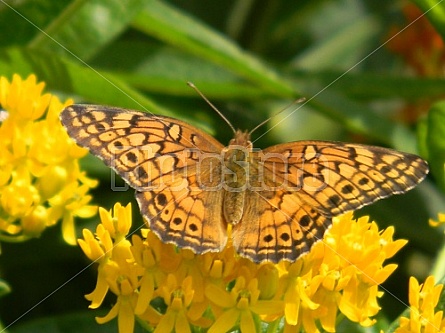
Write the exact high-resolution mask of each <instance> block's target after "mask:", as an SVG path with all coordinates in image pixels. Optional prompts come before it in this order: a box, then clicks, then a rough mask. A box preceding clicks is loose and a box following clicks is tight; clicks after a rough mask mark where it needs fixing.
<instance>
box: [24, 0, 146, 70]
mask: <svg viewBox="0 0 445 333" xmlns="http://www.w3.org/2000/svg"><path fill="white" fill-rule="evenodd" d="M143 3H144V1H142V0H108V1H101V0H90V1H86V0H75V1H73V2H71V4H70V5H69V6H67V7H66V8H65V10H64V11H63V12H62V13H60V15H59V16H58V17H56V18H55V19H54V20H52V21H51V23H50V24H49V25H48V26H47V27H45V28H44V29H43V30H40V33H39V34H37V35H36V36H35V38H34V39H33V40H32V41H31V43H30V44H29V46H30V47H32V48H38V49H45V50H50V51H52V52H55V53H62V54H67V55H71V56H74V57H75V58H76V59H80V60H81V61H85V60H86V59H88V58H89V57H91V56H92V55H94V54H95V53H96V52H98V50H100V48H102V47H103V46H104V45H105V44H107V43H109V42H110V41H111V40H112V39H113V38H116V37H117V36H118V35H119V34H120V33H122V32H123V31H124V29H126V28H127V27H128V24H129V23H130V22H131V20H132V19H133V17H134V16H135V15H136V14H137V13H138V12H139V11H140V10H141V8H142V5H143Z"/></svg>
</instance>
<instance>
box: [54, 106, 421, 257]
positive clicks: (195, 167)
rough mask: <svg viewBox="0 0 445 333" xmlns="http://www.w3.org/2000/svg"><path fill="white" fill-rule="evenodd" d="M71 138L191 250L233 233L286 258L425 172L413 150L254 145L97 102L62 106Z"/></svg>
mask: <svg viewBox="0 0 445 333" xmlns="http://www.w3.org/2000/svg"><path fill="white" fill-rule="evenodd" d="M60 119H61V122H62V124H63V125H64V126H65V128H66V130H67V132H68V134H69V135H70V136H71V138H73V139H74V140H75V141H76V142H77V144H78V145H80V146H82V147H86V148H88V149H89V150H90V152H91V153H92V154H93V155H96V156H97V157H99V158H101V159H102V160H103V161H104V162H105V164H106V165H107V166H109V167H111V168H112V169H114V170H115V172H116V173H117V174H119V175H120V176H121V177H122V178H123V179H124V180H125V181H126V182H127V183H128V184H129V185H130V186H131V187H133V188H134V189H135V190H136V199H137V201H138V204H139V207H140V210H141V213H142V215H143V216H144V218H145V220H146V223H147V224H148V226H149V228H150V229H151V230H152V231H153V232H154V233H155V234H156V235H157V236H158V237H159V238H160V239H161V240H162V241H163V242H166V243H173V244H175V245H177V246H178V247H180V248H186V249H190V250H192V251H193V252H195V253H197V254H202V253H206V252H219V251H222V249H223V248H224V247H225V246H226V244H227V242H228V227H229V226H230V227H231V241H232V244H233V246H234V248H235V249H236V251H237V252H238V254H239V255H240V256H242V257H246V258H248V259H250V260H252V261H253V262H256V263H259V262H264V261H270V262H273V263H277V262H279V261H281V260H286V261H290V262H293V261H295V260H296V259H297V258H299V257H300V256H301V255H303V254H305V253H307V252H308V251H309V250H310V248H311V246H312V245H313V244H314V243H315V242H317V241H319V240H321V239H322V238H323V235H324V233H325V231H326V229H327V228H329V226H330V225H331V223H332V218H333V217H334V216H337V215H340V214H343V213H345V212H347V211H351V210H356V209H358V208H360V207H363V206H365V205H369V204H371V203H373V202H375V201H377V200H380V199H382V198H385V197H388V196H391V195H394V194H401V193H405V192H406V191H408V190H410V189H412V188H413V187H415V186H416V185H417V184H418V183H420V182H421V181H422V180H423V179H424V178H425V177H426V175H427V173H428V164H427V162H425V161H424V160H423V159H421V158H420V157H418V156H416V155H412V154H408V153H402V152H398V151H395V150H391V149H386V148H381V147H376V146H367V145H361V144H352V143H342V142H332V141H297V142H289V143H284V144H279V145H275V146H272V147H269V148H266V149H264V150H261V149H256V148H254V147H253V145H252V142H251V141H250V133H249V132H243V131H240V130H238V131H235V134H234V138H233V139H232V140H231V141H230V142H229V144H228V145H227V146H224V145H223V144H221V143H220V142H219V141H217V140H216V139H215V138H214V137H212V136H211V135H209V134H207V133H205V132H203V131H201V130H200V129H198V128H196V127H194V126H192V125H190V124H188V123H186V122H183V121H180V120H177V119H174V118H169V117H164V116H157V115H149V114H147V113H144V112H139V111H132V110H127V109H122V108H114V107H106V106H100V105H80V104H77V105H76V104H75V105H71V106H68V107H66V108H65V109H64V110H63V111H62V113H61V115H60Z"/></svg>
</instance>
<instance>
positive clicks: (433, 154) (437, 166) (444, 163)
mask: <svg viewBox="0 0 445 333" xmlns="http://www.w3.org/2000/svg"><path fill="white" fill-rule="evenodd" d="M427 125H428V128H427V137H426V144H427V150H428V156H429V163H430V167H431V171H432V173H433V175H434V177H435V179H436V181H437V182H438V184H439V185H440V187H441V188H442V190H445V170H444V167H445V101H442V102H439V103H436V104H434V105H433V106H432V108H431V109H430V111H429V113H428V120H427Z"/></svg>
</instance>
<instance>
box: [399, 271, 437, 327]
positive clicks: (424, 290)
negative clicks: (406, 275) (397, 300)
mask: <svg viewBox="0 0 445 333" xmlns="http://www.w3.org/2000/svg"><path fill="white" fill-rule="evenodd" d="M442 289H443V285H442V284H438V285H437V286H435V285H434V277H432V276H429V277H428V278H427V279H426V281H425V283H424V284H421V285H419V282H418V281H417V280H416V279H415V278H414V277H411V278H410V280H409V305H410V312H409V318H406V317H401V318H400V326H399V327H398V328H397V329H396V330H395V331H394V332H395V333H411V332H413V333H414V332H419V333H420V332H422V333H435V332H445V319H444V318H443V311H437V312H436V311H435V309H436V306H437V304H438V302H439V298H440V295H441V293H442Z"/></svg>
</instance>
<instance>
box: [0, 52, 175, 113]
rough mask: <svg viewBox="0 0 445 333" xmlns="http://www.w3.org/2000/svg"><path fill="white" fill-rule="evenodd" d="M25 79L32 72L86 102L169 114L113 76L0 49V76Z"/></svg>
mask: <svg viewBox="0 0 445 333" xmlns="http://www.w3.org/2000/svg"><path fill="white" fill-rule="evenodd" d="M14 73H17V74H20V75H21V76H22V77H26V76H28V75H30V74H32V73H34V74H36V75H37V78H38V80H40V81H45V82H46V84H47V87H48V88H49V89H52V90H56V91H59V92H63V93H65V94H66V95H69V96H75V95H78V96H82V98H83V99H85V100H87V101H92V102H95V103H102V104H108V105H116V106H122V107H127V108H136V109H144V110H150V111H151V112H154V113H159V114H166V115H168V114H169V111H168V110H166V109H164V108H162V107H161V106H159V105H158V104H156V103H154V102H153V101H151V100H149V99H148V98H147V97H145V96H143V95H142V94H140V93H139V92H138V91H137V90H134V89H133V88H131V87H130V86H128V85H127V84H126V83H124V82H122V81H120V80H119V79H118V78H116V77H115V76H114V75H113V74H109V73H106V72H100V71H98V70H95V69H93V68H89V67H84V66H79V65H77V64H75V63H73V62H70V61H68V60H64V59H61V58H60V57H58V56H55V55H51V54H49V53H47V52H43V51H36V50H34V51H33V52H29V50H28V49H25V48H8V49H3V50H2V49H0V74H1V75H4V76H7V77H12V74H14Z"/></svg>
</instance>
